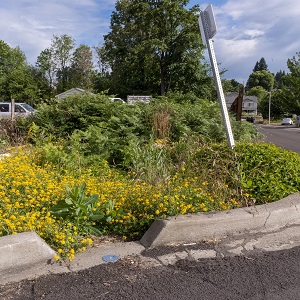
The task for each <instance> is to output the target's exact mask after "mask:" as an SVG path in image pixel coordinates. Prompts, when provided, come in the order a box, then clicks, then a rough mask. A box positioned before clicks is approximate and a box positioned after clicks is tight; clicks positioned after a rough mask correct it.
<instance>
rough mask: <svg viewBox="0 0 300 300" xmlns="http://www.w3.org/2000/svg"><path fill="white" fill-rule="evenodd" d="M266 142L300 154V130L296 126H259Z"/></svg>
mask: <svg viewBox="0 0 300 300" xmlns="http://www.w3.org/2000/svg"><path fill="white" fill-rule="evenodd" d="M257 128H258V131H259V132H260V133H262V134H263V135H264V136H265V141H266V142H269V143H273V144H275V145H277V146H279V147H282V148H284V149H286V150H291V151H294V152H297V153H299V154H300V128H298V127H295V126H294V125H292V126H288V125H257Z"/></svg>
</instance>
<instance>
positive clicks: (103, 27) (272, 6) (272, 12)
mask: <svg viewBox="0 0 300 300" xmlns="http://www.w3.org/2000/svg"><path fill="white" fill-rule="evenodd" d="M195 4H199V5H200V8H201V9H202V10H203V9H205V8H206V6H207V5H208V4H212V5H213V10H214V14H215V19H216V24H217V29H218V30H217V34H216V35H215V37H214V49H215V54H216V57H217V60H218V62H219V63H221V65H220V69H226V70H227V72H226V73H225V75H224V77H225V78H227V79H232V78H234V79H236V80H238V81H239V82H243V81H244V82H245V83H246V81H247V79H248V77H249V75H250V73H251V72H252V70H253V67H254V65H255V63H256V61H258V60H260V58H261V57H264V58H265V59H266V62H267V64H268V66H269V70H270V71H271V72H274V73H276V72H277V71H279V70H285V71H287V67H286V62H287V59H288V58H292V57H293V56H294V55H296V52H298V51H300V42H299V38H298V37H299V36H300V25H298V24H299V17H300V1H299V0H285V1H282V0H264V1H263V0H243V1H241V0H211V1H210V2H204V1H202V0H198V1H196V0H190V3H189V6H192V5H195ZM114 6H115V0H59V1H58V0H42V1H41V0H1V1H0V39H1V40H3V41H4V42H6V43H8V44H9V45H10V46H12V47H15V46H19V47H20V48H21V50H22V51H23V52H24V53H25V54H26V57H27V59H28V61H29V62H30V63H32V64H34V63H35V61H36V58H37V56H38V55H39V54H40V52H41V51H42V50H44V49H45V48H47V47H49V46H50V44H51V39H52V37H53V34H55V35H61V34H68V35H70V36H71V37H73V38H74V39H75V40H76V42H77V44H78V45H79V44H87V45H89V46H96V45H99V44H101V42H102V41H103V35H104V34H106V33H108V32H109V24H110V16H111V13H112V11H113V10H114Z"/></svg>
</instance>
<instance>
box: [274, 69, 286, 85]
mask: <svg viewBox="0 0 300 300" xmlns="http://www.w3.org/2000/svg"><path fill="white" fill-rule="evenodd" d="M285 75H286V74H285V71H281V70H280V71H279V72H277V73H276V74H275V77H274V79H275V82H274V87H275V88H277V89H281V88H282V86H283V81H284V77H285Z"/></svg>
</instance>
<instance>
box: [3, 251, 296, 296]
mask: <svg viewBox="0 0 300 300" xmlns="http://www.w3.org/2000/svg"><path fill="white" fill-rule="evenodd" d="M211 247H213V245H211ZM206 248H207V246H206ZM152 256H153V255H152ZM299 256H300V248H299V247H295V248H292V249H286V250H282V251H277V252H268V253H265V252H259V253H255V252H254V253H253V254H249V255H246V256H245V255H242V256H228V257H223V258H222V257H216V258H209V259H200V260H197V261H195V260H191V259H184V260H178V261H177V262H176V263H175V264H174V265H166V266H165V265H160V266H156V267H147V264H145V263H144V262H143V260H141V258H140V257H128V258H127V259H123V260H119V261H117V262H115V263H108V264H104V265H99V266H96V267H93V268H90V269H87V270H82V271H79V272H74V273H68V274H56V275H53V274H52V275H48V276H45V277H41V278H39V279H36V280H26V281H22V282H20V283H14V284H10V285H6V286H4V287H0V297H1V299H2V300H8V299H15V300H18V299H20V300H27V299H28V300H29V299H30V300H33V299H34V300H38V299H47V300H50V299H51V300H57V299H60V300H66V299H70V300H71V299H72V300H78V299H85V300H87V299H106V300H108V299H111V300H116V299H130V300H132V299H139V300H143V299H151V300H155V299H165V300H168V299H170V300H174V299H184V300H189V299H203V300H210V299H211V300H216V299H217V300H218V299H220V300H225V299H228V300H229V299H230V300H235V299H236V300H243V299H248V300H249V299H252V300H258V299H261V300H268V299H269V300H276V299H278V300H279V299H280V300H282V299H289V300H292V299H295V300H296V299H297V300H298V299H299V296H300V260H299Z"/></svg>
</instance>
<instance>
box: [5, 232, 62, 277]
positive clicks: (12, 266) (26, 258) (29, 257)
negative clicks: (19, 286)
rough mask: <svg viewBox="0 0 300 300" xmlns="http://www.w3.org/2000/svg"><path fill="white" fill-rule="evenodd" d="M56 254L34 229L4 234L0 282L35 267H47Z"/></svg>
mask: <svg viewBox="0 0 300 300" xmlns="http://www.w3.org/2000/svg"><path fill="white" fill-rule="evenodd" d="M55 255H56V253H55V251H54V250H53V249H52V248H50V247H49V246H48V245H47V244H46V243H45V241H44V240H43V239H42V238H40V237H39V235H38V234H37V233H36V232H34V231H30V232H22V233H18V234H13V235H7V236H3V237H1V238H0V273H1V280H0V282H1V281H3V280H4V279H5V280H9V278H10V277H12V278H14V277H16V274H22V273H28V272H30V270H33V269H35V268H43V269H45V268H47V265H49V264H50V262H51V259H53V257H54V256H55Z"/></svg>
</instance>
